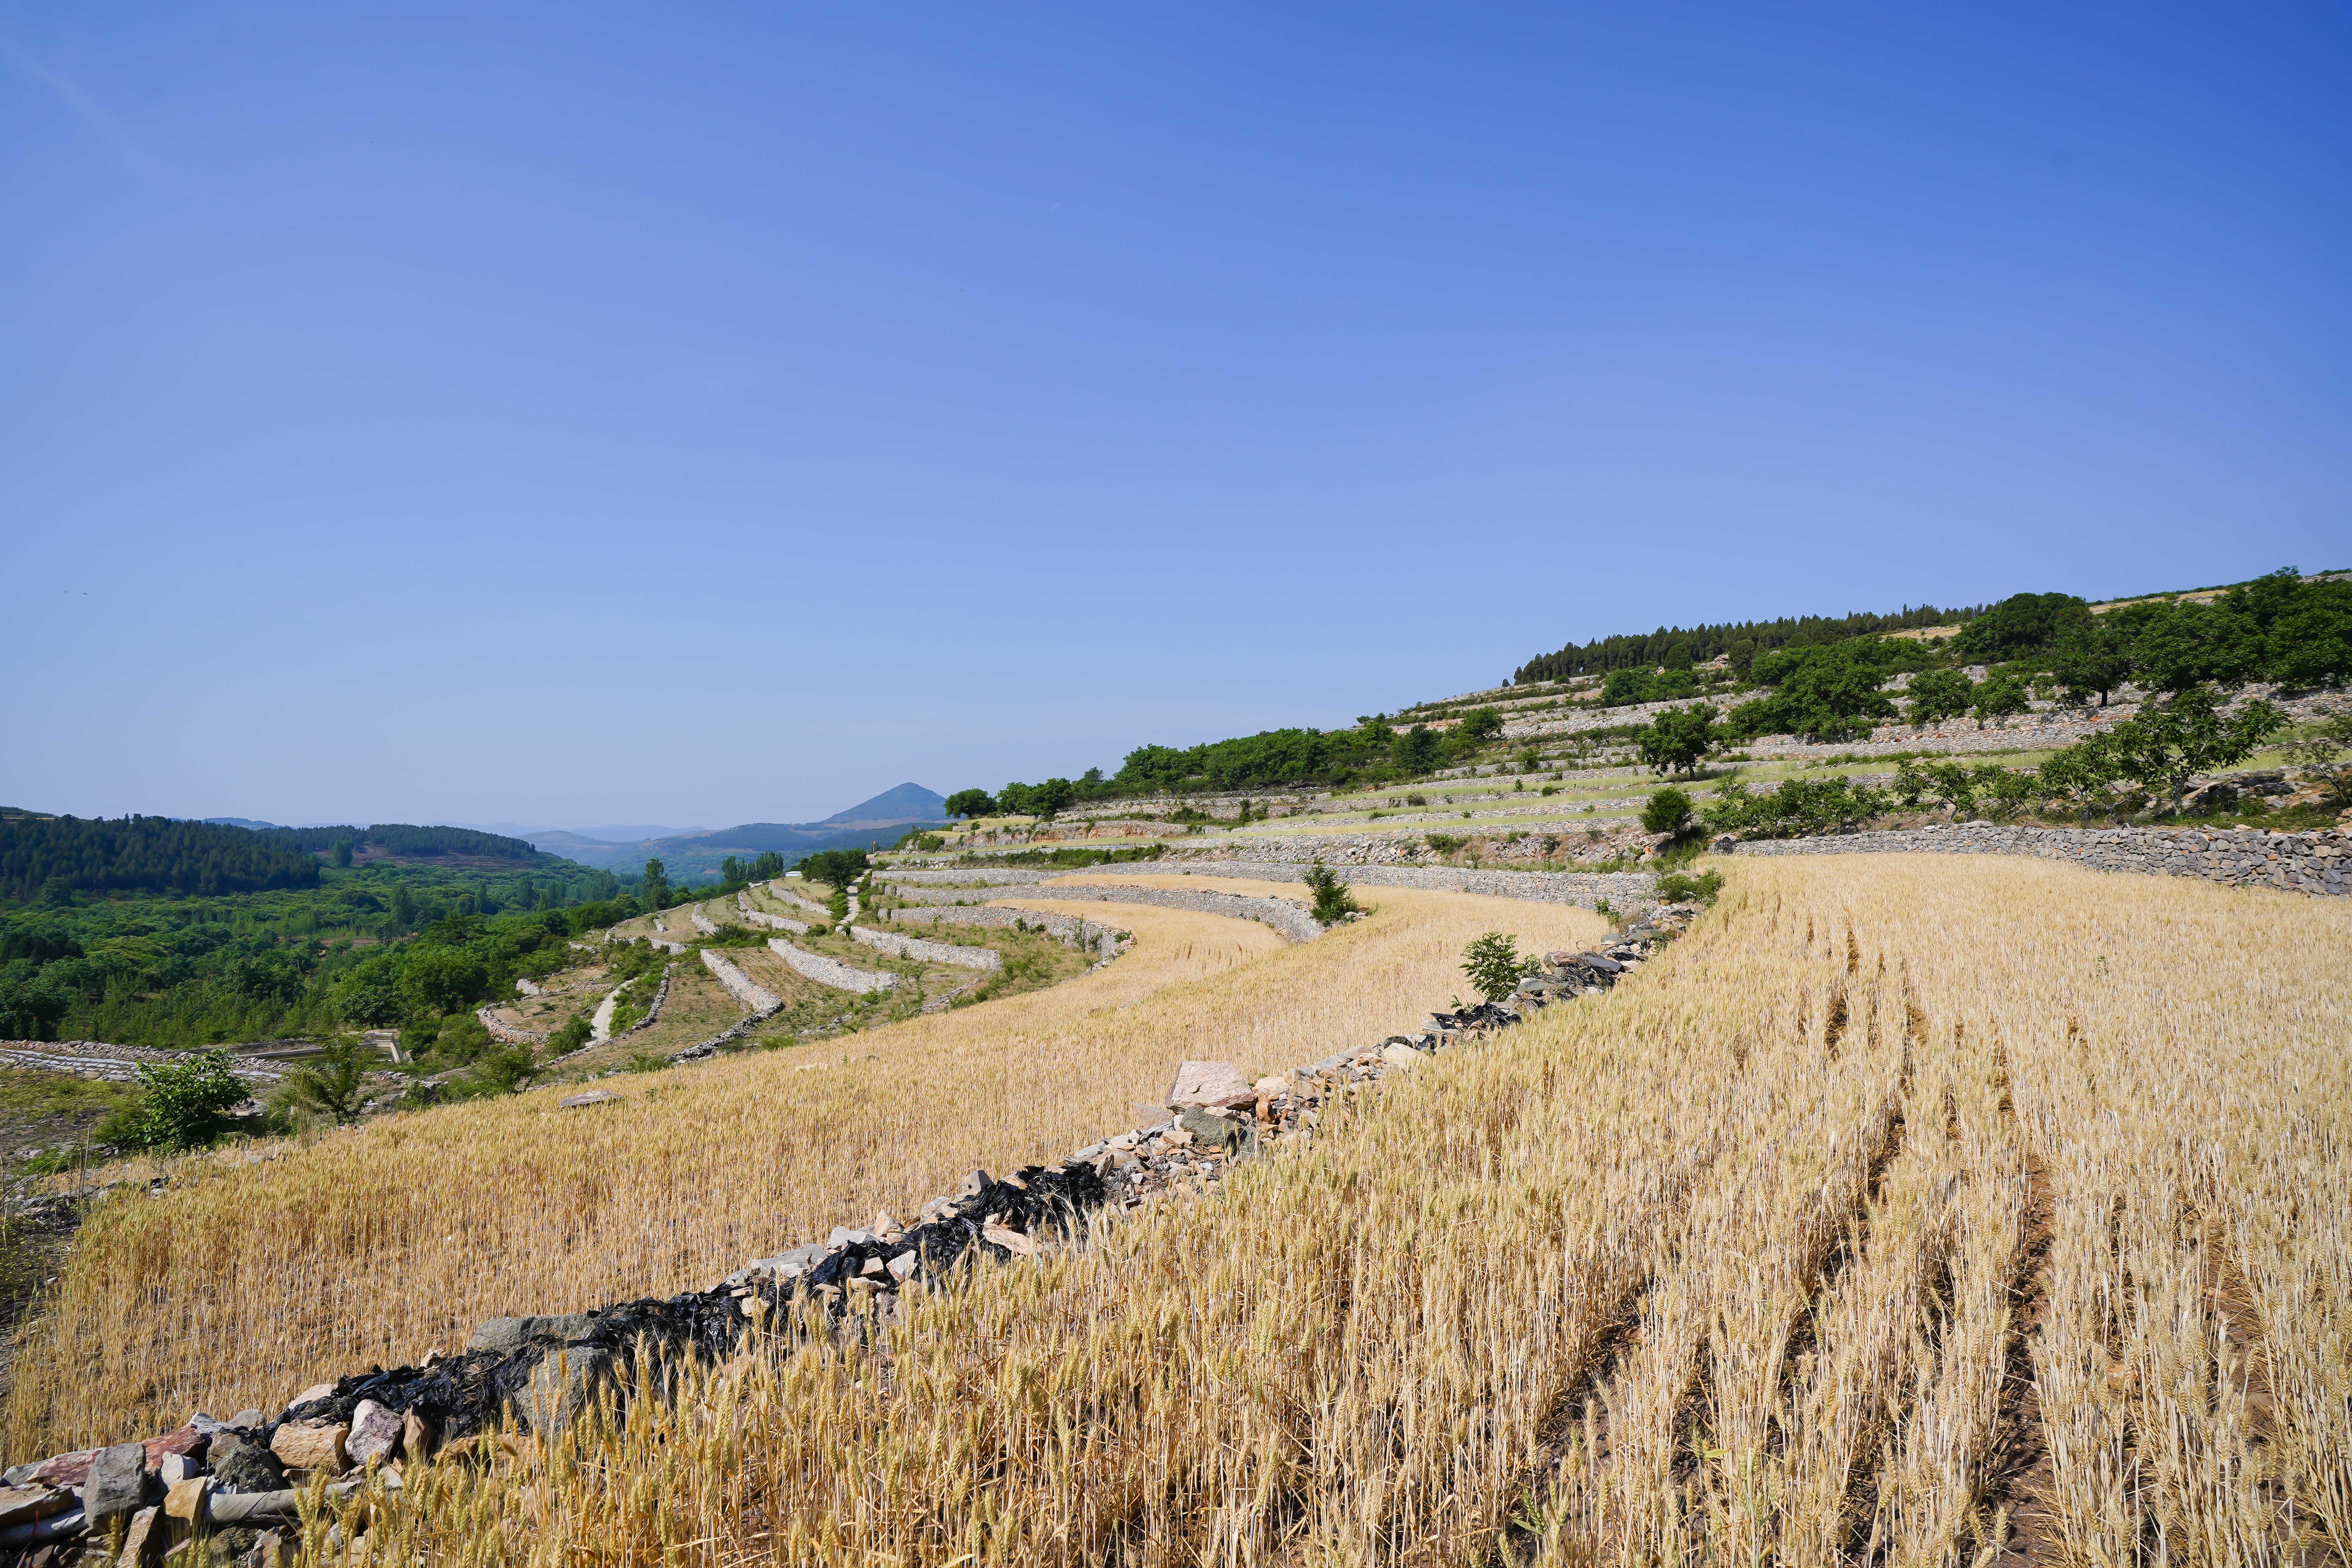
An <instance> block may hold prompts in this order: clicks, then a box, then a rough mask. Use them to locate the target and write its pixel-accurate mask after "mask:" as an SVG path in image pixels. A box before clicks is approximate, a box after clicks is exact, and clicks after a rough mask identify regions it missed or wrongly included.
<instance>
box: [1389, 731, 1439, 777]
mask: <svg viewBox="0 0 2352 1568" xmlns="http://www.w3.org/2000/svg"><path fill="white" fill-rule="evenodd" d="M1396 761H1397V766H1398V768H1399V769H1401V770H1402V771H1403V772H1404V773H1427V772H1428V771H1429V770H1430V769H1431V768H1433V767H1435V766H1436V765H1437V735H1436V733H1435V731H1432V730H1431V729H1430V727H1429V726H1428V725H1426V724H1415V725H1414V726H1413V727H1412V729H1410V730H1407V731H1405V732H1404V733H1403V734H1402V735H1399V736H1398V737H1397V738H1396Z"/></svg>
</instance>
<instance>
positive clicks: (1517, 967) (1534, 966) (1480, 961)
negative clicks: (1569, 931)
mask: <svg viewBox="0 0 2352 1568" xmlns="http://www.w3.org/2000/svg"><path fill="white" fill-rule="evenodd" d="M1542 968H1543V960H1542V959H1541V958H1540V957H1538V955H1536V954H1534V953H1528V954H1526V955H1524V956H1522V955H1521V953H1520V952H1519V944H1518V943H1517V941H1515V940H1514V939H1512V938H1511V937H1510V936H1508V935H1507V934H1506V933H1504V932H1502V931H1488V932H1486V934H1485V935H1483V936H1479V937H1475V938H1473V939H1472V940H1471V942H1470V945H1469V946H1467V947H1465V948H1464V949H1463V950H1462V973H1465V974H1466V975H1468V976H1469V977H1470V984H1472V985H1475V986H1476V987H1477V989H1478V994H1480V995H1481V996H1484V997H1485V998H1486V1000H1487V1001H1489V1002H1499V1001H1501V1000H1502V999H1503V998H1504V997H1506V996H1508V995H1509V994H1511V990H1512V988H1513V987H1514V986H1516V985H1517V984H1518V983H1519V982H1520V981H1522V980H1524V979H1526V978H1527V977H1528V975H1530V974H1534V973H1538V972H1540V971H1541V970H1542Z"/></svg>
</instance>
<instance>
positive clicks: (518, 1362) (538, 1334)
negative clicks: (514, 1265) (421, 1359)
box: [260, 1164, 1105, 1444]
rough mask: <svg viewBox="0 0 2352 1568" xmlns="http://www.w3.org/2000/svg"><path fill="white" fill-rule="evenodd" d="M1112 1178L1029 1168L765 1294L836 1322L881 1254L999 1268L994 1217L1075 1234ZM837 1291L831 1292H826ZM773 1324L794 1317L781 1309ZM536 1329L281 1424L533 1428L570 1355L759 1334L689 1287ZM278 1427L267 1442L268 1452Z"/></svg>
mask: <svg viewBox="0 0 2352 1568" xmlns="http://www.w3.org/2000/svg"><path fill="white" fill-rule="evenodd" d="M1104 1195H1105V1194H1104V1188H1103V1179H1102V1175H1101V1173H1099V1172H1097V1170H1096V1169H1095V1168H1094V1167H1093V1166H1092V1165H1089V1164H1077V1165H1072V1166H1069V1167H1067V1168H1066V1169H1065V1168H1059V1167H1055V1168H1050V1169H1049V1168H1047V1167H1045V1166H1040V1165H1032V1166H1028V1167H1026V1168H1024V1169H1023V1170H1021V1171H1018V1172H1016V1173H1014V1174H1013V1175H1012V1176H1010V1177H1007V1178H1003V1179H1001V1180H996V1181H992V1182H990V1183H988V1184H986V1185H985V1186H983V1187H982V1189H981V1190H980V1191H979V1192H978V1193H977V1194H973V1195H971V1196H970V1197H965V1198H961V1199H959V1200H958V1201H957V1202H956V1203H955V1205H953V1208H952V1211H951V1212H950V1215H949V1216H948V1217H946V1218H942V1219H939V1220H934V1221H932V1222H930V1223H929V1224H926V1225H920V1226H915V1227H914V1228H913V1229H911V1230H909V1231H908V1232H907V1233H906V1234H905V1235H904V1236H903V1237H900V1238H899V1239H898V1240H897V1241H887V1242H886V1241H859V1242H852V1243H851V1244H850V1245H849V1246H847V1247H843V1248H842V1249H841V1250H839V1251H837V1252H834V1253H831V1254H828V1255H827V1256H826V1257H825V1258H823V1259H822V1260H820V1261H819V1262H818V1263H817V1264H816V1266H815V1267H814V1268H811V1269H810V1270H809V1271H808V1272H807V1273H805V1274H803V1275H802V1276H800V1278H799V1279H795V1280H793V1281H790V1282H787V1283H784V1284H781V1285H776V1284H771V1285H764V1286H759V1287H755V1289H757V1291H758V1293H759V1294H760V1295H761V1296H764V1297H765V1298H766V1299H767V1300H768V1301H769V1302H770V1304H771V1305H772V1307H774V1308H783V1307H787V1306H789V1304H790V1303H791V1300H792V1299H793V1296H794V1294H796V1293H809V1294H811V1295H813V1297H814V1299H815V1300H820V1301H823V1302H824V1303H825V1307H826V1310H827V1313H828V1315H829V1316H830V1317H831V1318H832V1319H833V1320H835V1321H839V1320H842V1319H845V1318H847V1317H848V1316H849V1315H850V1314H852V1313H853V1312H855V1311H856V1310H858V1307H859V1300H858V1293H853V1292H851V1291H850V1290H849V1289H847V1285H848V1282H849V1280H850V1279H853V1278H855V1277H856V1275H857V1274H859V1273H860V1272H861V1271H862V1270H863V1269H864V1268H865V1267H866V1262H867V1260H868V1259H870V1258H880V1259H882V1260H883V1261H884V1262H885V1263H886V1264H887V1262H888V1261H889V1259H891V1258H896V1257H898V1255H899V1254H901V1253H903V1252H905V1251H906V1250H907V1249H908V1248H909V1247H912V1248H914V1250H915V1253H916V1255H917V1258H918V1262H917V1265H916V1269H915V1273H916V1275H917V1277H920V1278H934V1279H935V1278H937V1277H939V1276H940V1275H942V1274H944V1273H945V1272H946V1271H947V1270H949V1269H950V1268H954V1267H955V1266H956V1265H957V1264H959V1263H961V1261H962V1260H963V1259H964V1258H966V1257H967V1256H978V1257H985V1258H991V1259H994V1260H996V1261H1000V1262H1001V1261H1003V1260H1005V1259H1008V1258H1014V1257H1016V1256H1019V1255H1018V1254H1016V1253H1014V1252H1013V1250H1012V1249H1010V1248H1008V1247H999V1246H997V1245H996V1244H995V1243H994V1242H992V1241H990V1240H988V1239H987V1238H986V1237H983V1236H982V1234H981V1226H982V1221H983V1220H985V1219H987V1218H988V1217H989V1216H991V1215H994V1216H998V1218H999V1220H1000V1223H1002V1224H1003V1225H1004V1226H1008V1227H1009V1228H1011V1229H1013V1230H1017V1231H1021V1232H1023V1233H1024V1234H1026V1235H1029V1236H1033V1237H1045V1236H1050V1235H1053V1234H1055V1233H1057V1232H1065V1231H1069V1230H1074V1229H1075V1228H1076V1226H1078V1225H1079V1224H1080V1223H1081V1222H1082V1221H1083V1220H1084V1219H1085V1217H1086V1216H1087V1215H1088V1214H1090V1213H1092V1212H1093V1211H1094V1210H1096V1209H1097V1208H1099V1207H1101V1206H1102V1203H1103V1199H1104ZM827 1286H830V1287H834V1289H831V1290H826V1289H824V1287H827ZM769 1321H772V1322H786V1321H793V1320H792V1319H791V1317H790V1315H789V1314H785V1315H782V1316H778V1315H776V1314H773V1313H772V1314H771V1316H770V1319H769ZM537 1323H538V1324H544V1325H546V1327H545V1328H544V1329H541V1330H539V1331H535V1332H534V1333H533V1334H532V1336H531V1338H530V1341H529V1342H527V1343H525V1344H524V1346H523V1347H522V1348H521V1349H520V1350H517V1351H511V1352H502V1351H489V1350H483V1351H469V1352H466V1353H465V1354H463V1355H457V1356H447V1357H444V1358H441V1359H439V1360H436V1362H434V1363H433V1364H432V1365H431V1366H402V1367H394V1368H393V1369H391V1370H390V1371H386V1370H384V1369H383V1368H381V1367H379V1368H377V1369H375V1370H373V1371H371V1372H367V1373H356V1374H354V1375H352V1376H350V1377H345V1378H342V1379H341V1380H339V1381H338V1382H337V1383H336V1384H335V1391H334V1392H333V1393H332V1394H327V1395H324V1396H323V1397H320V1398H318V1399H314V1400H311V1401H310V1402H309V1403H308V1404H304V1405H296V1406H294V1407H293V1408H292V1409H290V1410H289V1411H287V1412H286V1414H285V1415H284V1416H282V1417H281V1418H280V1420H281V1421H287V1420H291V1421H316V1420H328V1421H349V1420H350V1419H351V1418H352V1411H353V1410H354V1409H355V1408H356V1407H357V1405H359V1402H360V1401H361V1400H362V1399H373V1400H374V1401H375V1402H376V1403H377V1404H378V1405H383V1406H384V1407H385V1408H386V1409H388V1410H394V1411H410V1410H414V1411H415V1412H416V1413H417V1414H418V1415H420V1416H422V1417H424V1418H425V1419H427V1420H429V1421H431V1422H432V1423H433V1424H434V1426H435V1427H436V1429H437V1430H438V1432H439V1433H440V1435H441V1437H442V1440H444V1441H448V1440H451V1439H455V1438H460V1437H467V1436H473V1435H474V1434H476V1433H478V1432H482V1431H486V1430H488V1429H489V1428H490V1427H492V1426H496V1425H497V1424H498V1423H499V1422H500V1421H501V1420H502V1419H503V1420H506V1421H509V1422H510V1423H512V1424H513V1425H515V1426H527V1425H528V1417H527V1415H525V1412H524V1409H523V1402H522V1400H521V1398H520V1396H521V1395H522V1394H523V1392H524V1390H525V1389H527V1388H528V1387H529V1386H530V1383H531V1379H532V1374H533V1373H535V1372H536V1371H537V1370H538V1368H539V1366H540V1363H542V1362H543V1361H545V1360H546V1359H547V1358H548V1357H550V1356H551V1355H554V1354H557V1353H559V1352H570V1353H571V1354H572V1355H573V1356H574V1357H579V1358H581V1359H583V1360H586V1359H589V1358H588V1356H587V1355H585V1354H583V1352H604V1353H605V1354H607V1355H609V1356H610V1357H611V1358H612V1360H611V1362H610V1363H608V1364H609V1365H610V1366H611V1367H612V1368H614V1370H615V1371H616V1372H625V1369H626V1368H628V1367H629V1366H630V1365H632V1364H633V1363H634V1362H635V1358H636V1356H637V1355H638V1354H639V1353H640V1352H641V1351H645V1352H653V1353H655V1354H656V1355H659V1356H664V1357H668V1358H673V1359H684V1358H687V1357H689V1356H699V1357H702V1358H705V1359H708V1360H711V1361H717V1360H720V1359H723V1358H725V1357H727V1356H729V1355H731V1354H732V1353H734V1352H735V1350H736V1349H737V1347H738V1346H739V1345H740V1342H741V1341H742V1339H743V1336H744V1334H745V1332H746V1331H747V1330H748V1327H749V1325H748V1323H747V1322H746V1320H745V1319H744V1316H743V1310H742V1306H741V1300H740V1298H739V1297H738V1296H737V1295H736V1294H735V1292H734V1290H733V1289H730V1288H729V1287H726V1286H715V1287H713V1288H712V1289H709V1290H696V1291H689V1292H688V1293H687V1294H685V1295H681V1296H672V1297H670V1298H668V1299H667V1300H654V1299H651V1298H648V1299H646V1300H637V1301H625V1302H621V1303H618V1304H616V1305H614V1306H609V1307H604V1308H600V1309H598V1310H596V1311H594V1312H592V1313H583V1314H579V1315H577V1316H576V1317H572V1318H567V1319H541V1320H537ZM612 1381H613V1385H614V1388H615V1390H616V1391H625V1389H626V1388H627V1387H628V1385H629V1379H628V1378H627V1376H625V1375H617V1376H615V1377H614V1378H613V1380H612ZM277 1426H278V1423H277V1422H272V1423H270V1424H268V1426H266V1427H265V1428H264V1429H263V1432H262V1433H261V1434H260V1439H261V1441H262V1442H264V1443H265V1444H266V1443H267V1442H268V1438H269V1436H270V1435H272V1434H273V1433H274V1432H275V1430H276V1428H277Z"/></svg>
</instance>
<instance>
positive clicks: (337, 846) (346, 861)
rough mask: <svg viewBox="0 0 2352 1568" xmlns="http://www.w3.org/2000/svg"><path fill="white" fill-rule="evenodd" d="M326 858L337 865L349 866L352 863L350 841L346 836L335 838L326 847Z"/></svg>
mask: <svg viewBox="0 0 2352 1568" xmlns="http://www.w3.org/2000/svg"><path fill="white" fill-rule="evenodd" d="M327 858H328V859H330V860H331V861H333V862H334V863H335V864H336V865H338V866H349V865H350V864H351V863H352V841H351V840H350V839H348V838H338V839H336V840H335V841H334V843H333V844H331V845H330V846H329V847H328V849H327Z"/></svg>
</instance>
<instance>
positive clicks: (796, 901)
mask: <svg viewBox="0 0 2352 1568" xmlns="http://www.w3.org/2000/svg"><path fill="white" fill-rule="evenodd" d="M768 896H769V897H770V898H772V899H774V900H777V901H778V902H779V903H786V904H790V905H792V906H793V908H794V909H796V910H807V911H808V912H809V913H811V914H813V915H824V916H826V917H827V918H831V916H832V914H833V911H832V910H829V909H826V908H825V907H824V905H823V904H820V903H817V902H816V901H815V900H811V899H803V898H802V897H801V896H800V895H799V894H798V893H793V892H787V891H786V890H785V889H784V885H783V884H782V882H771V883H769V884H768Z"/></svg>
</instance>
